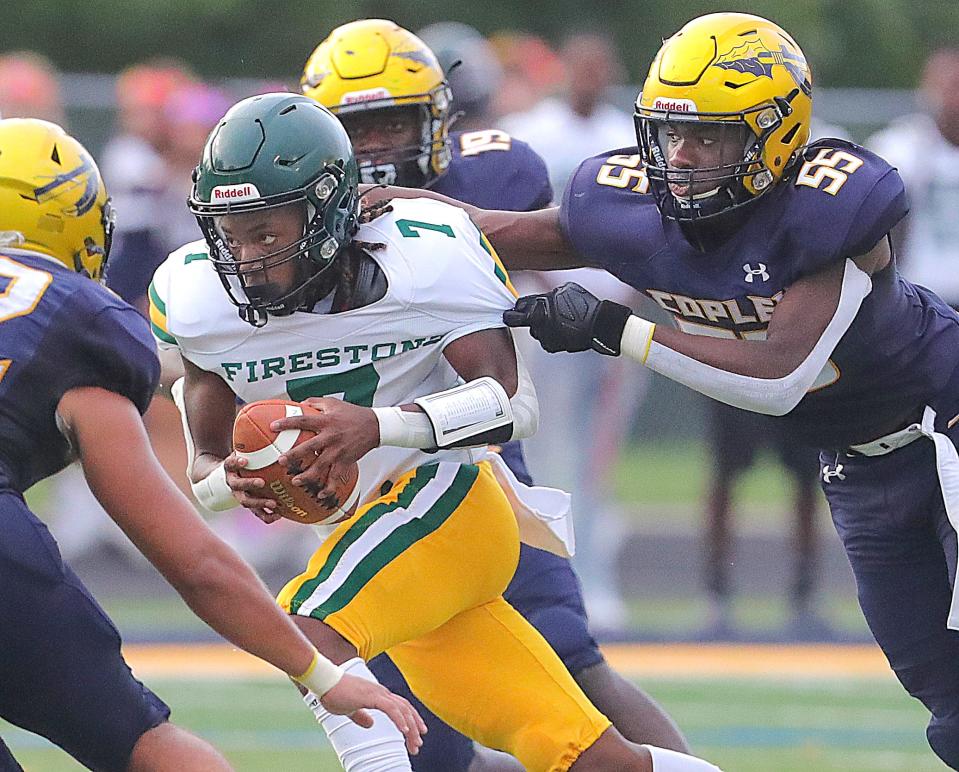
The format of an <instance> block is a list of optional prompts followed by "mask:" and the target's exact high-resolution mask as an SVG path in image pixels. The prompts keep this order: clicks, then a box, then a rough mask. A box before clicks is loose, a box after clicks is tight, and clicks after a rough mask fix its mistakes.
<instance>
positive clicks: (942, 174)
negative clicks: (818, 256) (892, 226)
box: [866, 46, 959, 308]
mask: <svg viewBox="0 0 959 772" xmlns="http://www.w3.org/2000/svg"><path fill="white" fill-rule="evenodd" d="M919 97H920V102H921V103H922V105H923V107H924V108H925V109H924V111H923V112H921V113H916V114H914V115H908V116H905V117H903V118H901V119H899V120H897V121H895V122H894V123H892V124H891V125H890V126H889V127H888V128H887V129H885V130H883V131H881V132H879V133H878V134H876V135H874V136H872V137H871V138H870V139H868V140H867V141H866V145H867V146H868V147H869V148H871V149H872V150H874V151H875V152H876V153H878V154H879V155H881V156H882V157H883V158H885V159H886V160H887V161H889V163H891V164H892V165H893V166H896V167H898V169H899V173H900V174H901V175H902V178H903V180H904V182H905V184H906V193H907V195H908V196H909V206H910V209H909V215H908V216H907V217H906V219H905V220H904V221H903V222H902V224H901V225H899V226H898V227H897V229H896V231H894V235H895V236H896V242H897V246H898V247H899V257H900V269H901V270H902V272H903V274H904V275H905V276H907V277H908V278H909V279H910V280H911V281H914V282H916V283H917V284H922V285H923V286H926V287H929V289H931V290H933V291H934V292H936V293H937V294H938V295H939V296H940V297H942V299H943V300H945V301H946V302H947V303H949V305H951V306H953V307H954V308H959V216H957V212H959V48H957V47H955V46H950V47H945V48H940V49H939V50H937V51H935V52H934V53H933V54H932V55H931V56H930V57H929V58H928V60H927V61H926V65H925V68H924V70H923V75H922V82H921V85H920V93H919Z"/></svg>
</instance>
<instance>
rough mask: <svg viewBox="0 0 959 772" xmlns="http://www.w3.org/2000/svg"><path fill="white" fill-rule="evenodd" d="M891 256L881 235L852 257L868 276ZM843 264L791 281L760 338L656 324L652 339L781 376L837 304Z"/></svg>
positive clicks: (728, 367) (746, 371) (726, 366)
mask: <svg viewBox="0 0 959 772" xmlns="http://www.w3.org/2000/svg"><path fill="white" fill-rule="evenodd" d="M890 259H891V253H890V250H889V244H888V242H887V241H886V239H883V240H882V241H880V242H879V243H878V244H877V245H876V246H875V247H874V248H873V249H872V250H871V251H869V252H867V253H866V254H865V255H861V256H859V257H856V258H854V261H855V263H856V265H857V266H859V268H861V269H862V270H863V271H865V272H866V273H867V274H870V275H872V274H873V273H876V272H877V271H880V270H882V269H883V268H885V267H886V266H887V265H888V264H889V261H890ZM844 268H845V266H844V263H843V262H837V263H835V264H833V265H830V266H828V267H827V268H825V269H823V270H822V271H820V272H819V273H816V274H813V275H811V276H807V277H805V278H803V279H800V280H799V281H797V282H796V283H795V284H793V285H791V286H790V287H789V288H788V289H787V290H786V293H785V295H784V296H783V299H782V300H781V301H780V302H779V303H778V304H777V305H776V309H775V310H774V311H773V314H772V317H771V318H770V320H769V328H768V330H767V332H766V339H765V340H759V341H756V340H750V341H744V340H726V339H721V338H710V337H707V336H703V335H691V334H689V333H685V332H681V331H679V330H677V329H673V328H671V327H667V326H666V325H660V324H658V325H656V331H655V333H654V334H653V340H655V341H656V342H657V343H660V344H662V345H663V346H667V347H668V348H671V349H673V350H674V351H678V352H679V353H681V354H685V355H686V356H689V357H692V358H693V359H696V360H698V361H700V362H703V363H705V364H708V365H712V366H713V367H717V368H719V369H720V370H725V371H726V372H730V373H737V374H739V375H745V376H748V377H751V378H782V377H785V376H786V375H789V373H791V372H793V371H794V370H795V369H796V368H797V367H798V366H799V365H800V364H801V363H802V362H803V360H804V359H805V358H806V357H807V356H808V355H809V353H810V352H811V351H812V350H813V347H814V346H815V345H816V343H817V342H818V341H819V338H820V337H822V334H823V331H824V330H825V329H826V326H827V325H828V324H829V321H830V320H831V319H832V317H833V315H834V314H835V312H836V308H837V306H838V304H839V295H840V290H841V289H842V277H843V271H844Z"/></svg>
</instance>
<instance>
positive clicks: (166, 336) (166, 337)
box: [150, 322, 177, 346]
mask: <svg viewBox="0 0 959 772" xmlns="http://www.w3.org/2000/svg"><path fill="white" fill-rule="evenodd" d="M150 329H151V330H153V334H154V335H156V336H157V337H158V338H159V339H160V340H162V341H163V342H164V343H171V344H173V345H174V346H175V345H177V342H176V338H174V337H173V336H172V335H170V333H168V332H167V331H166V330H164V329H162V328H160V327H159V326H157V325H156V324H154V323H153V322H150Z"/></svg>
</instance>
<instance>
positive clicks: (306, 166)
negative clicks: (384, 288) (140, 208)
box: [189, 93, 359, 326]
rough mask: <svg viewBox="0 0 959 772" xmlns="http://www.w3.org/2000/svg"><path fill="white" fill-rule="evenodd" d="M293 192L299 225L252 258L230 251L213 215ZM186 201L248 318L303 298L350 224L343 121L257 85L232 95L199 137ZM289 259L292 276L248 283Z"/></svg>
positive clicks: (353, 200)
mask: <svg viewBox="0 0 959 772" xmlns="http://www.w3.org/2000/svg"><path fill="white" fill-rule="evenodd" d="M297 202H302V204H303V205H304V228H303V235H302V237H301V238H300V239H299V240H296V241H294V242H292V243H288V244H284V245H283V246H282V247H281V248H279V249H276V250H273V251H271V252H270V253H269V254H265V255H260V256H258V257H256V259H250V260H243V259H237V258H236V257H235V256H234V254H233V253H232V252H231V250H230V247H229V246H228V244H227V241H226V239H225V238H224V236H223V233H222V232H221V230H220V229H219V227H218V225H217V221H218V220H219V219H220V218H222V217H223V216H225V215H239V214H243V213H246V212H253V211H257V210H264V209H273V208H277V207H284V206H287V205H290V204H295V203H297ZM189 207H190V211H191V212H193V214H194V215H195V216H196V218H197V222H199V224H200V229H201V230H202V232H203V235H204V238H205V239H206V241H207V244H208V245H209V247H210V257H211V259H212V261H213V266H214V268H215V269H216V272H217V274H219V276H220V280H221V281H222V282H223V286H224V288H225V289H226V291H227V294H228V295H229V297H230V300H232V301H233V302H234V303H235V304H236V305H237V307H238V308H239V312H240V317H241V318H242V319H244V320H245V321H247V322H249V323H250V324H252V325H254V326H261V325H263V324H265V323H266V320H267V314H273V315H277V316H284V315H288V314H291V313H293V312H294V311H296V310H297V309H299V308H309V307H311V306H312V305H313V304H314V303H315V302H316V300H318V298H317V297H316V290H317V288H318V286H319V284H320V281H319V278H320V277H321V276H323V275H324V273H325V272H326V271H327V270H328V269H329V268H330V266H331V265H332V264H333V263H334V261H335V259H336V257H337V255H339V254H340V253H341V252H342V251H343V250H344V249H345V248H346V246H347V245H348V244H349V243H350V240H351V239H352V238H353V234H354V233H355V232H356V229H357V227H358V226H357V217H358V210H359V191H358V176H357V166H356V160H355V158H354V155H353V147H352V145H351V144H350V140H349V136H348V135H347V133H346V130H345V129H344V128H343V126H342V125H341V124H340V122H339V121H338V120H337V118H336V117H335V116H334V115H333V114H332V113H330V112H329V111H328V110H327V109H326V108H324V107H322V106H321V105H319V104H318V103H317V102H315V101H313V100H312V99H310V98H308V97H305V96H300V95H298V94H288V93H278V94H262V95H260V96H254V97H250V98H249V99H244V100H243V101H241V102H238V103H237V104H235V105H234V106H233V107H231V108H230V110H229V111H228V112H227V114H226V115H224V116H223V118H222V119H221V120H220V122H219V124H218V125H217V127H216V128H215V129H214V130H213V132H212V133H211V134H210V136H209V138H208V139H207V142H206V146H205V147H204V148H203V156H202V158H201V159H200V164H199V166H197V167H196V169H195V171H194V173H193V191H192V193H191V195H190V199H189ZM289 261H296V264H295V267H296V280H295V281H294V282H293V286H284V287H276V286H274V285H269V284H268V285H262V284H260V285H256V286H254V285H253V284H251V283H250V282H248V281H247V277H249V275H250V274H251V272H255V271H259V270H263V269H265V268H273V267H275V266H277V265H280V264H282V263H286V262H289Z"/></svg>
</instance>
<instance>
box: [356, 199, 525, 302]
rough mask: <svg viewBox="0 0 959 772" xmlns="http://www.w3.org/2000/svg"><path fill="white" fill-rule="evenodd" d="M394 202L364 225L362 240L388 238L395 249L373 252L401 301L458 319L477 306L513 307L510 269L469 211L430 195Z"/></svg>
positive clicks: (388, 242)
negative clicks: (381, 214) (379, 215)
mask: <svg viewBox="0 0 959 772" xmlns="http://www.w3.org/2000/svg"><path fill="white" fill-rule="evenodd" d="M392 203H393V211H392V212H389V213H388V214H386V215H384V216H382V217H378V218H377V219H376V220H374V221H373V222H371V223H368V224H367V225H364V226H362V227H361V228H360V231H359V233H358V234H357V238H358V239H360V240H363V241H385V242H387V244H388V245H389V247H390V249H389V251H388V252H387V253H386V254H385V255H383V256H380V253H376V252H374V253H373V256H374V258H376V259H377V260H378V261H380V262H381V265H383V268H384V270H385V271H386V273H387V275H388V277H389V280H390V282H391V285H392V286H391V291H392V292H393V293H394V294H395V295H396V297H397V298H398V299H400V300H401V301H403V302H407V303H411V304H416V305H417V306H418V307H420V308H422V309H423V310H424V311H426V312H427V313H431V314H433V315H436V316H443V317H445V316H447V313H452V314H453V316H455V317H456V318H459V317H460V316H462V315H463V314H464V313H465V314H468V313H469V311H470V309H471V308H474V309H476V310H481V309H484V308H488V307H492V306H495V307H496V308H498V309H506V308H509V307H510V306H512V305H513V301H514V300H515V298H516V292H515V290H514V289H513V285H512V283H511V282H510V279H509V275H508V274H507V272H506V269H505V268H504V267H503V264H502V262H501V261H500V259H499V256H498V255H497V254H496V251H495V250H494V249H493V247H492V246H491V245H490V243H489V241H488V240H487V238H486V236H485V235H483V233H482V232H481V231H480V230H479V228H477V227H476V225H474V223H473V221H472V220H471V219H470V218H469V216H468V215H467V214H466V212H465V211H464V210H462V209H460V208H458V207H455V206H450V205H449V204H445V203H443V202H440V201H435V200H433V199H424V198H416V199H395V200H394V201H393V202H392ZM403 284H406V285H407V286H406V288H404V287H403V286H402V285H403ZM398 285H399V286H398Z"/></svg>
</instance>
